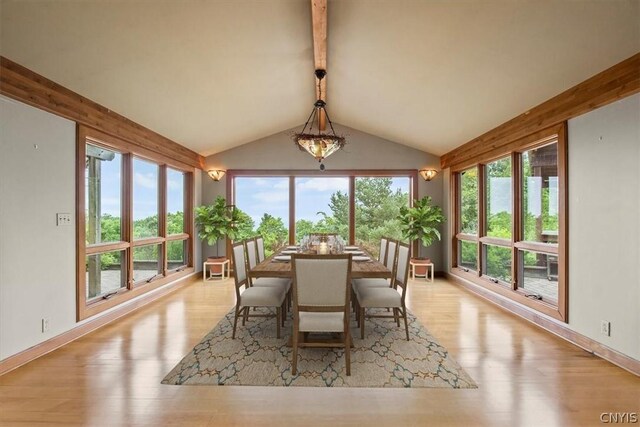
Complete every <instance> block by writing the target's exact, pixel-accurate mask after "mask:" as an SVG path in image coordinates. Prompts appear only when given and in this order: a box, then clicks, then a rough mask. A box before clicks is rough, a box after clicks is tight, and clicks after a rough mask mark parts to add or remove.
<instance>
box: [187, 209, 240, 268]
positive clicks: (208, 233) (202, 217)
mask: <svg viewBox="0 0 640 427" xmlns="http://www.w3.org/2000/svg"><path fill="white" fill-rule="evenodd" d="M242 214H243V213H242V211H240V210H239V209H236V208H235V206H232V205H227V201H226V200H225V198H224V197H222V196H218V197H217V198H216V200H215V201H214V202H213V204H211V205H202V206H198V207H197V208H196V209H195V222H196V226H197V227H198V230H199V232H198V236H200V238H201V239H203V240H206V241H207V243H208V244H209V246H213V245H214V244H215V245H216V256H215V257H209V258H207V261H218V262H221V261H224V260H225V259H226V258H225V257H221V256H220V255H219V250H218V244H219V242H220V239H222V238H224V237H228V238H230V239H235V238H236V236H237V234H238V227H239V225H241V224H240V223H241V222H242V221H244V220H245V219H244V217H243V216H242ZM245 216H246V215H245ZM221 271H222V267H221V266H220V265H212V266H211V273H212V274H220V273H221Z"/></svg>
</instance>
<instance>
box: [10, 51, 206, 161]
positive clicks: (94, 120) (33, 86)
mask: <svg viewBox="0 0 640 427" xmlns="http://www.w3.org/2000/svg"><path fill="white" fill-rule="evenodd" d="M0 94H2V95H5V96H8V97H9V98H13V99H16V100H18V101H20V102H24V103H25V104H29V105H31V106H34V107H36V108H40V109H42V110H45V111H48V112H50V113H53V114H56V115H58V116H61V117H64V118H67V119H69V120H73V121H75V122H76V123H78V124H83V125H86V126H89V127H91V128H94V129H97V130H100V131H103V132H105V133H107V134H109V135H112V136H115V137H117V138H120V139H123V140H125V141H127V142H129V143H131V144H133V145H135V146H136V147H138V149H144V150H149V151H151V152H154V153H156V154H161V155H163V156H166V157H169V158H172V159H175V160H177V161H178V162H180V163H183V164H185V165H188V166H191V167H195V168H198V169H202V168H203V165H204V157H202V156H201V155H200V154H198V153H196V152H194V151H192V150H190V149H188V148H186V147H184V146H182V145H180V144H178V143H177V142H174V141H172V140H170V139H169V138H166V137H164V136H162V135H160V134H158V133H156V132H154V131H152V130H150V129H147V128H145V127H144V126H141V125H139V124H137V123H135V122H133V121H132V120H129V119H127V118H126V117H124V116H121V115H120V114H117V113H115V112H113V111H111V110H109V109H108V108H106V107H103V106H102V105H100V104H98V103H96V102H93V101H91V100H90V99H87V98H85V97H83V96H82V95H79V94H77V93H75V92H73V91H71V90H69V89H67V88H65V87H63V86H61V85H59V84H57V83H55V82H53V81H51V80H49V79H47V78H45V77H43V76H41V75H39V74H37V73H35V72H33V71H31V70H29V69H28V68H26V67H23V66H22V65H20V64H17V63H15V62H13V61H11V60H10V59H8V58H5V57H4V56H0Z"/></svg>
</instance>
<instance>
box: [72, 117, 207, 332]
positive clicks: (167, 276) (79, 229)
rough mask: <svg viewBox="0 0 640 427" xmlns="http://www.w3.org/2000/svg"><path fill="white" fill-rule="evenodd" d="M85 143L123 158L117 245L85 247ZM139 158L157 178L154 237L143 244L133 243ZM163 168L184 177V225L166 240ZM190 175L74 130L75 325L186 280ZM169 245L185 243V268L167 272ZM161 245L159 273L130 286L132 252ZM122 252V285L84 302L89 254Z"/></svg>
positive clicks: (153, 156)
mask: <svg viewBox="0 0 640 427" xmlns="http://www.w3.org/2000/svg"><path fill="white" fill-rule="evenodd" d="M86 144H91V145H95V146H98V147H103V148H106V149H109V150H113V151H117V152H119V153H120V154H121V155H122V166H121V168H122V169H121V192H120V198H121V202H120V210H121V216H120V217H121V236H120V238H121V240H120V241H117V242H108V243H99V244H95V245H87V244H86V240H85V226H86V217H85V185H86V184H85V180H86V175H85V156H86ZM134 157H136V158H140V159H142V160H144V161H147V162H152V163H154V164H157V165H158V166H159V174H158V229H159V230H158V236H157V237H147V238H142V239H134V238H133V175H132V173H133V158H134ZM167 167H170V168H172V169H174V170H179V171H182V172H183V173H184V177H185V179H184V194H183V197H184V205H183V206H184V218H185V221H184V224H183V233H181V234H176V235H167V208H166V202H167V191H166V187H167V173H166V171H167ZM194 171H195V169H194V168H193V167H192V166H189V165H186V164H183V163H181V162H179V161H176V160H173V159H170V158H168V157H166V156H163V155H161V154H157V153H154V152H152V151H150V150H148V149H145V148H143V147H140V146H138V145H135V144H132V143H129V142H126V141H124V140H121V139H119V138H116V137H114V136H111V135H109V134H106V133H104V132H101V131H98V130H96V129H93V128H90V127H88V126H84V125H78V126H77V141H76V320H77V321H80V320H83V319H86V318H89V317H91V316H94V315H96V314H98V313H101V312H103V311H105V310H108V309H110V308H112V307H116V306H118V305H120V304H122V303H123V302H125V301H128V300H130V299H132V298H135V297H137V296H139V295H142V294H145V293H147V292H149V291H151V290H153V289H156V288H158V287H160V286H163V285H165V284H167V283H169V282H172V281H174V280H177V279H179V278H182V277H185V276H187V275H189V274H191V273H193V272H194V264H193V254H194V243H195V239H194V234H193V233H194V230H193V221H192V220H191V219H192V218H193V200H194ZM171 240H183V241H184V240H186V241H187V245H186V246H187V253H186V254H185V258H186V261H187V263H186V265H184V266H181V267H178V268H175V269H172V270H168V268H167V264H168V262H167V261H168V260H167V245H166V242H168V241H171ZM151 244H159V245H160V250H161V253H162V255H161V257H162V274H160V275H158V276H157V277H155V278H154V279H152V280H150V281H148V280H140V281H137V282H134V281H133V248H135V247H139V246H146V245H151ZM116 250H118V251H124V254H123V263H125V264H126V277H125V282H126V286H125V287H124V288H120V289H118V290H117V291H115V292H114V293H111V294H108V296H100V297H96V298H93V299H90V300H87V299H86V297H87V295H86V268H85V262H86V261H85V260H86V257H87V256H88V255H95V254H100V253H104V252H110V251H116Z"/></svg>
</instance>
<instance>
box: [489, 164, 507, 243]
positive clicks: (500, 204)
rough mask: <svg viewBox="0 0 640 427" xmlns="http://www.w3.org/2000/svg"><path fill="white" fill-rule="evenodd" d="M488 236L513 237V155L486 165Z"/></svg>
mask: <svg viewBox="0 0 640 427" xmlns="http://www.w3.org/2000/svg"><path fill="white" fill-rule="evenodd" d="M486 171H487V178H486V180H485V183H486V190H485V195H486V204H487V215H486V218H487V236H489V237H499V238H502V239H511V227H512V220H513V218H512V216H511V204H512V193H513V192H512V191H511V157H507V158H505V159H501V160H497V161H495V162H491V163H488V164H487V166H486Z"/></svg>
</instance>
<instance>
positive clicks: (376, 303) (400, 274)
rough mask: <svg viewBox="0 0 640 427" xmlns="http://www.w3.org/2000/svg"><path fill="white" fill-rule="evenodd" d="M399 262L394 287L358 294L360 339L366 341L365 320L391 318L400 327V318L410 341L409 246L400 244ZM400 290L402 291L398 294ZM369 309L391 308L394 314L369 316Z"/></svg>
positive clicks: (374, 289) (374, 288) (371, 289)
mask: <svg viewBox="0 0 640 427" xmlns="http://www.w3.org/2000/svg"><path fill="white" fill-rule="evenodd" d="M397 258H398V261H397V265H396V268H395V274H394V277H393V279H394V280H393V287H364V288H362V289H360V290H359V291H358V293H357V298H358V307H359V313H358V318H359V323H360V337H361V338H362V339H364V324H365V319H366V318H367V317H368V318H372V317H384V318H386V317H391V318H393V319H394V320H395V322H396V324H397V325H398V327H400V316H402V318H403V319H404V328H405V332H406V334H407V341H409V326H408V324H407V306H406V304H405V299H406V296H407V282H408V277H409V260H410V258H409V245H408V244H405V243H398V256H397ZM398 288H401V289H402V291H401V292H398ZM368 308H390V309H392V310H393V314H390V315H382V314H378V315H375V314H367V312H366V311H367V309H368Z"/></svg>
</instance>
